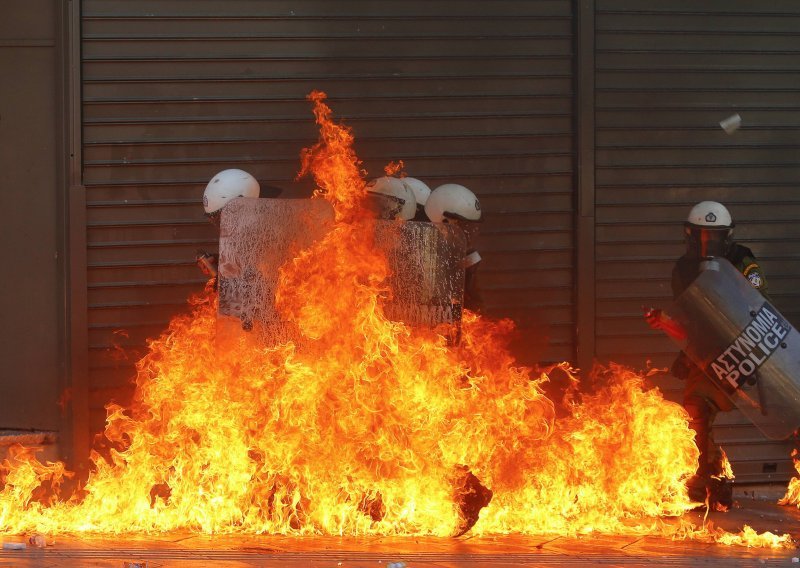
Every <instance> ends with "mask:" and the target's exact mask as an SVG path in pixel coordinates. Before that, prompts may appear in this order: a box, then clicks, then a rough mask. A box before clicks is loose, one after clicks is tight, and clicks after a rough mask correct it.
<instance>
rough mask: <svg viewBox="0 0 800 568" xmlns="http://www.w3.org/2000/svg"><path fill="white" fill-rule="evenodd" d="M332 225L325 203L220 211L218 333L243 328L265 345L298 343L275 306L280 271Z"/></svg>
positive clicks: (255, 204) (247, 203)
mask: <svg viewBox="0 0 800 568" xmlns="http://www.w3.org/2000/svg"><path fill="white" fill-rule="evenodd" d="M332 226H333V208H332V207H331V206H330V204H329V203H328V202H327V201H325V200H323V199H255V198H245V197H242V198H239V199H234V200H233V201H231V202H230V203H228V205H226V206H225V208H224V209H223V210H222V218H221V223H220V237H219V312H218V319H217V331H218V335H219V334H225V335H232V334H236V333H238V332H241V330H246V331H248V332H250V333H252V334H254V335H255V336H257V337H258V338H259V340H260V341H261V342H262V343H264V344H265V345H276V344H280V343H286V342H287V341H292V342H295V343H298V342H300V341H301V334H300V330H299V329H298V328H297V326H296V324H294V323H293V322H290V321H286V320H285V319H283V317H282V316H281V314H280V313H279V311H278V310H277V308H276V306H275V293H276V292H277V290H278V270H279V269H280V267H281V266H283V265H284V264H285V263H286V262H288V261H290V260H291V259H293V258H295V257H296V256H297V255H298V254H299V252H300V251H302V250H303V249H305V248H307V247H309V246H311V244H312V243H314V242H315V241H316V240H318V239H320V238H322V237H323V236H324V235H325V234H326V232H327V231H328V230H330V228H331V227H332Z"/></svg>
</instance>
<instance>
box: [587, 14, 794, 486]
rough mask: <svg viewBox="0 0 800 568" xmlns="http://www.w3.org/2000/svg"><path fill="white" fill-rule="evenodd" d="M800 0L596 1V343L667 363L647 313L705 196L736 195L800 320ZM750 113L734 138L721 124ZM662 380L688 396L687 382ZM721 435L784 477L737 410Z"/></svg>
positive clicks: (602, 350) (742, 462)
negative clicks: (688, 216) (686, 222)
mask: <svg viewBox="0 0 800 568" xmlns="http://www.w3.org/2000/svg"><path fill="white" fill-rule="evenodd" d="M798 30H800V3H797V2H794V1H792V0H775V1H771V2H758V1H755V0H716V1H710V2H692V1H690V0H678V1H672V2H641V1H639V0H598V1H597V28H596V58H597V59H596V61H597V74H596V101H597V108H596V121H597V131H596V140H597V153H596V160H597V171H596V175H597V187H596V199H597V209H596V219H597V231H596V238H597V264H596V270H597V303H596V309H597V352H598V356H599V357H601V358H611V359H615V360H619V361H628V362H631V363H633V364H641V362H642V361H644V360H645V359H646V358H652V359H653V361H654V363H655V364H658V365H668V364H669V363H670V362H671V360H672V358H673V357H674V352H675V350H674V349H673V348H672V346H671V345H670V343H669V342H668V341H666V340H664V339H663V338H662V337H661V336H660V335H659V334H658V333H655V332H651V331H649V329H648V328H647V327H646V326H645V324H644V323H643V322H642V321H641V313H642V312H641V306H642V305H648V306H649V305H665V304H666V303H667V302H668V301H669V300H670V297H671V292H670V283H669V274H670V272H671V269H672V264H673V262H674V260H675V259H677V258H678V257H679V256H680V255H681V254H682V250H683V245H682V232H681V223H682V221H683V220H684V218H685V216H686V214H687V213H688V210H689V208H690V206H691V205H692V204H693V203H695V202H697V201H701V200H704V199H714V200H718V201H722V202H724V203H726V204H729V205H730V209H731V211H732V213H733V216H734V218H735V221H736V223H737V228H736V236H737V239H738V240H739V241H740V242H743V243H744V244H747V245H748V246H750V247H751V248H752V249H753V251H754V252H755V253H756V255H757V256H758V257H759V258H760V259H761V260H762V261H763V262H762V264H763V267H764V269H765V272H766V274H767V278H768V281H769V285H770V290H771V295H772V297H773V299H774V301H775V303H776V305H777V306H778V308H779V309H781V310H782V312H783V313H784V314H785V315H787V316H788V317H789V318H790V319H791V320H792V321H793V322H794V325H795V326H797V325H798V323H800V307H799V305H798V299H800V254H798V243H799V242H800V227H799V226H798V224H797V219H798V218H800V193H798V191H797V189H798V187H800V167H798V164H799V163H800V32H798ZM734 113H739V114H740V115H741V117H742V121H743V125H742V128H741V129H740V130H739V131H737V132H735V133H734V134H732V135H727V134H726V133H725V132H724V131H723V130H722V129H721V128H720V126H719V121H720V120H722V119H724V118H726V117H728V116H730V115H732V114H734ZM657 384H659V386H661V387H662V388H663V389H665V390H666V391H667V392H668V394H669V395H670V396H671V397H673V398H675V399H677V400H679V399H680V394H681V393H680V389H681V384H680V383H679V382H678V381H676V380H671V379H668V378H664V379H659V380H658V381H657ZM717 423H718V424H719V426H718V427H717V428H716V437H717V441H718V442H721V443H722V444H723V446H724V447H725V449H726V451H727V452H728V454H729V456H730V457H731V459H732V461H733V462H734V463H733V466H734V471H735V472H736V474H737V477H738V478H739V479H740V480H744V481H747V480H765V479H785V478H787V477H788V472H790V471H792V466H791V463H790V460H789V449H788V446H787V445H786V444H779V443H774V442H769V441H766V440H765V439H764V438H763V437H762V436H761V435H760V434H759V433H758V431H757V430H755V428H754V427H753V426H751V425H750V424H749V422H748V421H747V420H746V419H744V418H743V417H742V416H741V415H740V414H738V413H728V414H725V415H721V416H720V417H719V418H718V420H717Z"/></svg>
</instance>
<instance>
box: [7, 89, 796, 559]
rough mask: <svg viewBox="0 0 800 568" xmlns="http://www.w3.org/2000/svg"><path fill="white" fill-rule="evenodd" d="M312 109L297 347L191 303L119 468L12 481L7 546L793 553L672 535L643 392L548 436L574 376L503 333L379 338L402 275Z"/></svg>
mask: <svg viewBox="0 0 800 568" xmlns="http://www.w3.org/2000/svg"><path fill="white" fill-rule="evenodd" d="M309 98H310V99H311V100H312V101H313V103H314V112H315V115H316V119H317V123H318V124H319V125H320V139H319V142H318V143H317V144H316V145H315V146H313V147H312V148H309V149H307V150H305V151H304V152H303V155H302V172H301V173H303V174H310V175H313V176H314V179H315V181H316V183H317V185H318V187H319V190H318V191H317V194H316V196H315V198H316V199H322V198H324V199H326V200H328V201H329V202H330V203H331V204H332V205H333V207H334V210H335V223H333V225H332V227H331V228H330V230H329V231H328V232H327V233H325V235H324V236H323V237H322V238H320V239H319V240H317V241H316V242H314V243H313V244H312V245H311V246H309V247H308V248H306V249H305V250H303V251H302V252H300V253H299V254H298V255H297V256H296V258H294V259H293V260H292V261H291V262H288V263H286V264H285V265H284V266H283V267H282V268H281V271H280V286H279V289H278V290H277V294H276V299H277V308H278V309H279V310H280V312H281V313H282V314H283V317H284V318H285V319H286V320H287V321H289V322H292V323H293V324H294V325H296V326H297V328H298V329H299V330H300V332H301V333H302V335H303V337H304V339H305V341H304V345H303V347H302V348H300V346H299V345H297V344H295V343H294V342H291V341H286V342H282V343H279V344H277V345H274V346H270V347H266V348H265V347H264V346H263V345H261V344H259V343H258V342H257V341H256V340H255V338H254V335H253V334H241V335H238V336H236V337H217V327H216V319H217V313H216V311H217V310H216V297H215V295H214V294H213V293H212V292H211V291H210V290H209V291H207V293H206V294H204V295H201V296H199V297H197V298H194V299H193V300H192V306H193V307H192V311H191V313H190V314H189V315H185V316H181V317H178V318H176V319H175V320H174V321H172V322H171V324H170V325H169V328H168V329H167V330H166V331H165V332H164V333H163V334H162V336H161V337H160V338H158V339H156V340H154V341H151V342H150V345H149V348H150V350H149V353H148V354H147V355H146V356H145V357H144V358H142V359H141V360H140V361H139V362H138V364H137V369H138V377H137V392H136V398H135V401H134V403H133V405H132V406H131V408H127V409H125V408H121V407H119V406H117V405H113V404H110V405H109V406H108V419H107V425H106V429H105V437H106V438H107V440H108V441H109V442H110V443H111V447H110V449H108V450H107V451H104V452H102V453H101V452H100V451H99V449H98V451H96V452H94V453H93V454H92V461H93V463H94V467H93V471H92V473H91V475H90V477H89V479H88V481H87V483H86V485H85V487H83V488H82V490H81V492H80V493H78V494H75V495H73V496H62V495H59V486H60V484H61V482H62V481H63V479H64V477H65V475H67V473H66V472H65V471H64V468H63V466H62V465H61V464H52V463H47V464H41V463H39V462H38V461H36V460H35V459H34V458H33V453H32V452H31V451H16V452H14V453H12V454H11V455H10V456H9V459H8V460H7V461H6V462H4V464H3V467H2V480H0V481H1V482H2V484H3V489H2V492H0V530H2V532H3V533H25V532H28V533H37V534H44V535H52V534H57V533H67V532H69V533H85V532H93V533H116V534H120V533H130V532H154V531H171V530H177V529H188V530H192V531H198V532H205V533H273V534H274V533H280V534H333V535H340V534H349V535H362V534H384V535H385V534H405V535H410V534H415V535H421V534H427V535H440V536H450V535H454V534H456V533H458V532H461V531H462V530H464V527H465V516H466V515H470V516H473V517H474V519H469V520H471V521H473V522H474V521H476V520H477V524H475V525H474V527H473V528H472V530H473V531H474V532H477V533H526V534H533V533H548V534H570V535H574V534H581V533H593V532H602V533H617V534H621V533H624V534H658V535H663V536H667V537H674V538H687V537H691V538H698V539H704V540H716V541H718V542H730V543H738V544H748V545H759V546H786V545H787V544H788V542H789V539H788V537H775V536H774V535H769V536H766V535H757V534H755V533H753V532H752V530H751V531H750V532H749V533H747V532H745V533H743V534H742V535H730V534H727V533H722V532H717V531H713V530H709V529H706V528H703V527H696V526H693V525H691V524H690V523H688V522H687V521H682V520H681V519H680V516H681V515H682V514H683V513H684V512H686V511H687V510H689V509H691V508H692V507H694V506H695V505H696V504H694V503H691V502H690V500H689V499H688V496H687V493H686V488H685V485H684V483H685V481H686V479H687V478H688V477H689V476H691V475H692V474H693V473H694V472H693V467H695V465H696V463H697V449H696V447H695V445H694V442H693V432H692V431H691V430H690V429H689V428H688V417H687V415H686V413H685V411H684V410H683V409H682V408H681V407H680V406H678V405H676V404H673V403H670V402H666V401H665V400H664V399H663V397H662V395H661V393H660V392H659V391H658V390H657V389H648V388H646V386H645V377H644V376H643V375H642V374H640V373H636V372H634V371H631V370H629V369H626V368H623V367H621V366H619V365H615V364H611V365H609V366H608V367H606V368H598V369H596V370H595V372H594V375H593V381H592V384H594V385H597V386H596V388H594V390H591V391H590V390H589V389H588V387H584V388H583V389H582V390H583V392H582V394H580V395H577V396H575V397H574V398H573V400H570V401H567V402H566V403H565V404H566V407H565V412H564V413H563V415H562V414H561V413H560V414H559V415H558V417H557V415H556V411H555V405H554V403H553V402H552V401H551V400H549V399H548V398H547V397H546V396H545V395H544V393H543V390H542V385H543V384H544V383H545V382H547V381H548V380H549V377H548V374H549V373H552V372H553V371H554V370H555V369H558V372H560V373H565V374H566V375H567V376H569V377H570V379H571V380H572V381H573V382H575V383H576V384H577V382H578V378H577V377H576V374H575V371H574V370H573V369H571V368H570V367H569V365H567V364H561V365H558V366H557V367H552V368H542V369H535V370H534V369H529V368H525V367H520V366H518V365H517V364H515V361H514V359H513V358H512V356H511V355H510V354H509V351H508V350H507V348H506V341H507V339H508V337H509V334H510V333H511V331H512V330H513V324H512V323H511V322H510V321H507V320H503V321H488V320H487V319H484V318H482V317H479V316H478V315H476V314H473V313H469V312H466V313H465V315H464V318H463V324H462V329H461V343H460V345H459V347H458V348H454V347H452V346H450V345H449V344H448V338H447V337H446V336H445V335H443V334H441V333H439V332H437V331H436V330H435V329H430V328H426V327H412V326H409V325H406V324H404V323H402V322H399V321H392V320H390V319H389V318H387V317H386V315H385V313H384V309H383V307H384V304H385V302H386V298H387V297H388V295H389V290H387V284H386V282H387V278H388V277H389V273H390V271H389V269H388V265H387V261H386V258H385V255H384V254H383V253H381V252H380V250H378V249H376V248H375V247H374V246H373V240H372V239H371V238H368V236H369V235H372V234H373V233H374V225H375V220H374V218H373V215H372V214H371V213H370V211H369V210H368V208H366V207H364V206H363V197H364V194H365V189H364V188H365V182H364V179H363V172H362V171H361V168H360V162H359V161H358V158H357V156H356V155H355V153H354V152H353V150H352V142H353V137H352V134H351V132H350V131H349V129H347V128H345V127H343V126H341V125H337V124H335V123H334V122H333V121H332V119H331V110H330V108H329V107H328V106H327V105H326V104H325V103H324V99H325V95H324V94H323V93H319V92H315V93H312V94H311V95H310V97H309ZM487 503H488V505H487ZM663 517H675V522H672V523H664V522H663V521H662V518H663ZM467 528H468V527H467ZM768 534H769V533H768Z"/></svg>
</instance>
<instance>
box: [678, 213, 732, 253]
mask: <svg viewBox="0 0 800 568" xmlns="http://www.w3.org/2000/svg"><path fill="white" fill-rule="evenodd" d="M684 233H685V236H686V250H687V252H688V253H689V254H691V255H694V256H698V257H700V258H708V257H712V256H725V254H726V253H727V252H728V250H729V249H730V246H731V243H732V242H733V219H732V218H731V214H730V212H729V211H728V209H727V208H726V207H725V206H724V205H723V204H722V203H717V202H716V201H701V202H700V203H698V204H697V205H695V206H694V207H692V210H691V211H689V215H688V217H687V218H686V222H685V223H684Z"/></svg>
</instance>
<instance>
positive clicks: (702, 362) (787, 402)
mask: <svg viewBox="0 0 800 568" xmlns="http://www.w3.org/2000/svg"><path fill="white" fill-rule="evenodd" d="M667 313H668V314H669V315H670V317H672V318H673V319H675V320H677V321H678V322H679V323H680V324H681V325H682V326H683V327H684V329H685V330H686V332H687V340H686V342H685V344H684V345H681V348H682V349H683V350H684V352H685V353H686V354H687V355H688V357H689V358H690V359H691V360H692V361H693V362H694V363H695V364H696V365H698V366H699V367H700V368H701V369H703V370H704V371H705V373H706V375H708V377H710V378H711V380H713V381H714V382H715V383H716V384H717V386H719V387H720V388H721V389H722V390H723V391H724V392H725V393H726V394H727V396H728V397H729V398H730V399H731V401H732V402H733V403H734V404H735V405H736V407H737V408H739V410H741V411H742V413H743V414H745V415H746V416H747V417H748V418H749V419H750V420H752V422H753V423H754V424H755V425H756V426H757V427H758V428H759V430H761V431H762V432H763V433H764V435H765V436H767V437H769V438H772V439H775V440H781V439H785V438H787V437H788V436H790V435H791V434H792V432H794V430H795V429H797V428H798V427H800V334H798V332H797V331H796V330H795V329H794V328H793V327H792V326H791V324H789V322H788V321H787V320H786V318H784V317H783V316H782V315H781V314H780V312H779V311H778V310H777V309H776V308H775V306H773V305H772V304H771V303H769V302H768V301H767V300H766V299H765V298H764V296H762V295H761V294H760V293H759V292H758V290H756V289H755V288H753V287H752V286H751V285H750V283H749V282H748V280H747V279H746V278H745V277H744V276H742V274H741V273H740V272H739V271H738V270H737V269H736V268H735V267H734V266H733V265H732V264H731V263H730V262H728V261H727V260H725V259H724V258H713V259H710V260H707V261H704V262H703V263H702V264H701V271H700V274H699V276H698V277H697V278H696V279H695V280H694V282H692V284H691V285H690V286H689V287H688V288H686V290H684V292H683V293H682V294H681V295H680V296H679V297H678V298H677V299H676V300H675V302H674V304H673V305H672V306H671V307H670V308H669V309H668V310H667Z"/></svg>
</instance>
